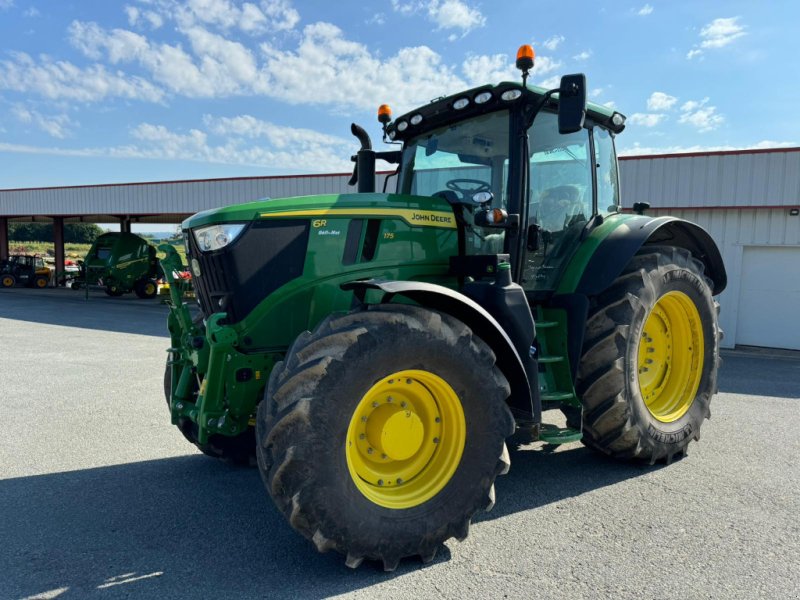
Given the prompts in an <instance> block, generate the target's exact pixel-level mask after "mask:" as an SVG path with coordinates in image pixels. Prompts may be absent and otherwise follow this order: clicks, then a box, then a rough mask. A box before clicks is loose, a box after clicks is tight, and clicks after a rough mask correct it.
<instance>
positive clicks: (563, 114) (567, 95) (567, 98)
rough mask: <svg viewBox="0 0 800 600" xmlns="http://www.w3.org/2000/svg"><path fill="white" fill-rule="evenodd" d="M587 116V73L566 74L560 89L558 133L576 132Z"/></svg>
mask: <svg viewBox="0 0 800 600" xmlns="http://www.w3.org/2000/svg"><path fill="white" fill-rule="evenodd" d="M585 118H586V75H584V74H583V73H577V74H575V75H564V76H563V77H562V78H561V86H560V87H559V89H558V133H560V134H562V135H563V134H566V133H575V132H576V131H580V130H581V128H582V127H583V121H584V119H585Z"/></svg>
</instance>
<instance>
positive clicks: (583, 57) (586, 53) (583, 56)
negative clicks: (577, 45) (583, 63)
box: [572, 50, 592, 60]
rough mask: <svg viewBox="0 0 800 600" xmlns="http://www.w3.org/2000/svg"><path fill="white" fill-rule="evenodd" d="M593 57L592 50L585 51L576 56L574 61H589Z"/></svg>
mask: <svg viewBox="0 0 800 600" xmlns="http://www.w3.org/2000/svg"><path fill="white" fill-rule="evenodd" d="M591 56H592V51H591V50H584V51H583V52H580V53H578V54H576V55H575V56H573V57H572V58H573V59H574V60H587V59H588V58H589V57H591Z"/></svg>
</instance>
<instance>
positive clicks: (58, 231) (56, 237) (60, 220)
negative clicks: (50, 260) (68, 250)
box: [53, 217, 64, 286]
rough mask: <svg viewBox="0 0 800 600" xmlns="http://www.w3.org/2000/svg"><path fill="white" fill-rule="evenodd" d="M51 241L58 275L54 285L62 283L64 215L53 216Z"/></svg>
mask: <svg viewBox="0 0 800 600" xmlns="http://www.w3.org/2000/svg"><path fill="white" fill-rule="evenodd" d="M53 243H54V244H55V247H56V251H55V255H56V273H57V274H58V276H57V277H56V279H55V280H54V281H53V284H54V285H56V286H59V285H63V284H64V277H63V275H60V274H61V273H63V272H64V217H53Z"/></svg>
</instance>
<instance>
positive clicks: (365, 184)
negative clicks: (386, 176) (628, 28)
mask: <svg viewBox="0 0 800 600" xmlns="http://www.w3.org/2000/svg"><path fill="white" fill-rule="evenodd" d="M350 132H351V133H352V134H353V135H354V136H356V139H358V141H359V143H360V144H361V149H360V150H359V151H358V153H357V154H355V155H353V156H351V157H350V160H352V161H353V162H354V163H355V167H353V176H352V177H350V181H348V182H347V185H356V184H358V193H359V194H371V193H373V192H374V191H375V160H376V159H381V160H385V161H386V162H388V163H392V164H395V165H397V164H400V160H401V159H402V157H403V153H402V152H400V151H399V150H390V151H387V152H375V150H373V149H372V140H370V139H369V134H368V133H367V132H366V131H365V130H364V128H363V127H361V126H359V125H356V124H355V123H352V124H351V125H350ZM384 187H386V186H385V185H384Z"/></svg>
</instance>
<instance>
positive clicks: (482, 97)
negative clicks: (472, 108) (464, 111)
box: [475, 92, 492, 104]
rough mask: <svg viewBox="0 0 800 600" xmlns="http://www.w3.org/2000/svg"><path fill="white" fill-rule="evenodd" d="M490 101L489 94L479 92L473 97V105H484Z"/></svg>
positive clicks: (490, 95) (490, 94)
mask: <svg viewBox="0 0 800 600" xmlns="http://www.w3.org/2000/svg"><path fill="white" fill-rule="evenodd" d="M491 99H492V93H491V92H481V93H480V94H478V95H477V96H475V104H486V103H487V102H488V101H489V100H491Z"/></svg>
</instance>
